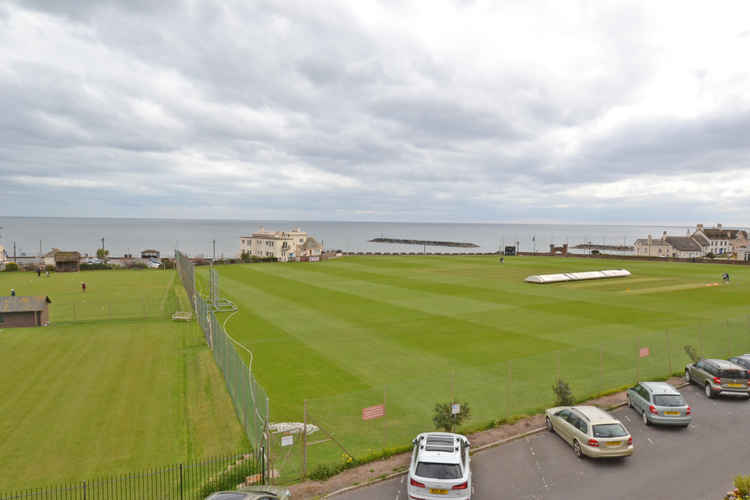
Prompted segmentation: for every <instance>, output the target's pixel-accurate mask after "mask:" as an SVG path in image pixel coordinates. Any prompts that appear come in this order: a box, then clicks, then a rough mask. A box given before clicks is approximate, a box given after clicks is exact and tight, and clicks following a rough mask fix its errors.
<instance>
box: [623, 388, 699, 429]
mask: <svg viewBox="0 0 750 500" xmlns="http://www.w3.org/2000/svg"><path fill="white" fill-rule="evenodd" d="M626 397H627V399H628V406H629V407H630V408H633V409H634V410H635V411H636V412H637V413H639V414H640V415H641V418H642V419H643V423H644V424H646V425H651V424H666V425H681V426H683V427H687V426H688V425H689V424H690V422H691V420H692V418H693V417H692V415H691V413H692V411H691V410H690V406H689V405H688V404H687V401H685V398H683V397H682V394H680V392H679V391H678V390H677V389H675V388H674V387H672V386H671V385H669V384H668V383H666V382H641V383H639V384H636V385H635V386H634V387H631V388H630V389H628V391H627V394H626Z"/></svg>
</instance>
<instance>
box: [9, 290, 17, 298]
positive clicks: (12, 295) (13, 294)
mask: <svg viewBox="0 0 750 500" xmlns="http://www.w3.org/2000/svg"><path fill="white" fill-rule="evenodd" d="M10 296H11V297H15V296H16V289H15V288H11V289H10Z"/></svg>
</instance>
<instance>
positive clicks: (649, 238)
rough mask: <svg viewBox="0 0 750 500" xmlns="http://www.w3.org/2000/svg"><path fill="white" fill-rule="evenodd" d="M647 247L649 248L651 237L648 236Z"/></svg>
mask: <svg viewBox="0 0 750 500" xmlns="http://www.w3.org/2000/svg"><path fill="white" fill-rule="evenodd" d="M648 246H651V235H650V234H649V235H648Z"/></svg>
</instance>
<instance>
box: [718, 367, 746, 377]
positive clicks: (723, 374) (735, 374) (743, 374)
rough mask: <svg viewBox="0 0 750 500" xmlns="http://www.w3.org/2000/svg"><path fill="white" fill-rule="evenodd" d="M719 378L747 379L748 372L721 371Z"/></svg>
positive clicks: (735, 370)
mask: <svg viewBox="0 0 750 500" xmlns="http://www.w3.org/2000/svg"><path fill="white" fill-rule="evenodd" d="M719 377H721V378H747V370H737V369H729V370H721V372H720V373H719Z"/></svg>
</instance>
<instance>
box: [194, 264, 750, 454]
mask: <svg viewBox="0 0 750 500" xmlns="http://www.w3.org/2000/svg"><path fill="white" fill-rule="evenodd" d="M620 267H624V268H626V269H629V270H630V271H631V272H632V273H633V275H632V277H630V278H624V279H617V280H607V281H596V282H578V283H568V284H555V285H532V284H527V283H524V282H523V279H524V278H525V277H526V276H528V275H530V274H539V273H556V272H572V271H585V270H597V269H610V268H620ZM219 271H220V286H221V292H222V295H224V296H227V297H229V298H231V299H232V300H233V301H234V302H235V303H237V304H238V305H239V307H240V313H239V314H237V315H235V316H234V317H233V318H232V319H231V320H230V321H229V324H228V330H229V332H230V333H231V334H232V335H234V336H235V337H238V338H239V339H240V340H241V341H243V342H244V343H246V344H247V345H248V346H249V347H250V348H251V349H252V351H253V352H254V361H253V363H254V371H255V374H256V377H257V378H258V380H259V381H260V383H261V384H263V386H264V387H265V388H266V390H267V391H268V393H269V396H270V398H271V420H272V421H276V422H278V421H301V420H302V418H303V401H304V400H305V399H307V400H308V409H309V413H310V416H311V418H312V420H313V422H315V423H319V424H321V425H323V426H324V427H326V428H327V429H329V430H330V431H332V432H335V435H336V437H337V438H338V439H339V440H340V441H341V442H342V444H343V445H344V446H345V447H347V449H348V450H349V451H350V452H352V453H353V454H355V455H357V456H362V455H365V454H367V453H368V452H370V451H373V450H378V449H381V448H383V447H386V446H387V447H394V446H402V445H404V444H408V442H409V440H410V439H411V438H412V437H413V435H414V434H415V433H416V432H419V431H421V430H425V429H430V428H432V423H431V415H432V408H433V407H434V405H435V403H436V402H438V401H448V400H451V399H452V398H454V397H455V399H458V400H461V401H467V402H468V403H469V404H470V406H471V409H472V415H473V416H472V419H471V420H470V422H469V423H468V427H477V426H481V425H485V424H487V423H488V422H491V421H493V420H498V419H501V418H505V417H508V416H510V415H513V414H519V413H522V412H527V411H532V410H535V409H540V408H543V407H544V406H546V405H549V404H551V403H552V398H553V395H552V391H551V385H552V382H553V380H554V379H555V378H556V377H557V376H558V375H559V376H561V377H563V378H564V379H566V380H568V381H569V382H570V383H571V386H572V389H573V392H574V394H575V395H576V396H578V397H583V396H586V395H593V394H595V393H598V392H601V391H605V390H608V389H612V388H615V387H619V386H623V385H625V384H628V383H631V382H633V380H634V379H635V378H636V377H638V376H640V377H641V378H643V377H656V376H666V375H667V374H668V372H669V371H670V367H671V371H673V372H678V371H680V370H681V369H682V367H683V364H684V362H685V361H686V356H685V354H684V352H683V346H684V345H685V344H693V345H695V346H696V347H698V348H699V349H701V350H702V351H703V352H704V353H705V354H707V355H715V356H726V355H728V354H729V353H730V352H745V351H747V350H750V329H749V328H748V319H747V318H748V317H747V315H748V312H749V311H748V308H747V304H748V302H749V301H750V268H745V267H740V266H722V265H715V264H685V263H667V262H664V263H659V262H632V261H615V260H609V259H606V260H605V259H601V260H596V259H581V258H568V259H563V258H544V257H537V258H534V257H515V258H506V259H505V263H504V264H500V263H499V262H497V258H495V257H480V256H463V257H458V256H456V257H449V256H423V257H420V256H414V257H403V256H402V257H346V258H342V259H339V260H334V261H328V262H323V263H318V264H285V265H281V264H255V265H242V266H227V267H220V268H219ZM724 271H728V272H730V273H731V274H732V282H731V284H729V285H720V286H707V285H712V284H713V283H715V282H720V281H721V279H720V276H721V273H722V272H724ZM198 273H199V276H201V277H202V278H204V279H205V273H206V270H205V269H199V271H198ZM642 347H648V348H649V350H650V353H649V356H648V357H645V358H639V350H640V348H642ZM384 399H385V401H386V407H387V411H386V413H387V415H386V417H385V418H382V419H378V420H372V421H366V422H363V421H362V420H361V418H360V411H361V408H362V407H365V406H369V405H374V404H379V403H382V402H383V400H384ZM316 439H318V438H316ZM280 451H283V452H284V453H287V451H286V450H280ZM310 453H311V462H312V463H316V462H318V463H320V462H324V461H330V460H334V459H335V460H340V456H341V453H342V452H341V450H340V449H338V448H337V447H336V446H335V445H333V444H332V443H331V442H328V443H325V444H321V445H316V446H312V447H311V448H310ZM298 455H299V454H298V453H296V452H290V454H289V456H290V457H292V458H288V459H285V458H284V457H281V459H283V460H285V465H284V467H287V468H291V469H294V468H295V467H296V466H295V465H294V464H296V463H298V458H297V456H298Z"/></svg>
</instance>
